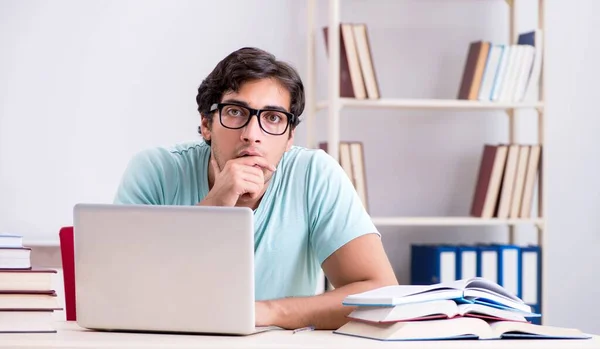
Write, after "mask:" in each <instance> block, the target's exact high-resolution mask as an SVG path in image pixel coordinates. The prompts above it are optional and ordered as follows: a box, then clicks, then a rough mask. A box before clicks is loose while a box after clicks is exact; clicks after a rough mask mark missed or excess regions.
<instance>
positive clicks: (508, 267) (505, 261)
mask: <svg viewBox="0 0 600 349" xmlns="http://www.w3.org/2000/svg"><path fill="white" fill-rule="evenodd" d="M493 246H494V247H495V248H496V249H497V253H498V285H500V286H502V287H504V288H505V289H506V290H507V291H508V292H510V293H512V294H514V295H515V296H517V297H519V298H521V287H520V284H521V262H520V261H521V258H520V257H519V255H520V247H519V246H516V245H506V244H494V245H493Z"/></svg>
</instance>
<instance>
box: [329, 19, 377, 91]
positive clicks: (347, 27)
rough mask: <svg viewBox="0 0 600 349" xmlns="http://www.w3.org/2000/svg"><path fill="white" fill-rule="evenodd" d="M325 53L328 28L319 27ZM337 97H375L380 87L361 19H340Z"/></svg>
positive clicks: (364, 25)
mask: <svg viewBox="0 0 600 349" xmlns="http://www.w3.org/2000/svg"><path fill="white" fill-rule="evenodd" d="M323 34H324V39H325V49H326V53H327V54H328V53H329V28H328V27H324V28H323ZM340 97H346V98H356V99H379V98H380V90H379V83H378V79H377V75H376V73H375V65H374V61H373V53H372V48H371V44H370V41H369V35H368V30H367V25H366V24H365V23H340Z"/></svg>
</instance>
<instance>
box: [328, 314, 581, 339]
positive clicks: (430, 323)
mask: <svg viewBox="0 0 600 349" xmlns="http://www.w3.org/2000/svg"><path fill="white" fill-rule="evenodd" d="M334 333H336V334H345V335H350V336H357V337H363V338H371V339H378V340H384V341H403V340H444V339H465V338H477V339H482V340H486V339H503V338H507V339H508V338H523V337H530V338H535V339H559V338H560V339H586V338H591V336H589V335H587V334H584V333H582V332H581V331H579V330H576V329H569V328H558V327H550V326H541V325H535V324H531V323H526V322H514V321H500V322H494V323H492V324H491V325H490V324H488V322H487V321H485V320H482V319H478V318H469V317H457V318H452V319H442V320H427V321H406V322H393V323H368V322H362V321H350V322H348V323H346V324H344V325H343V326H341V327H340V328H339V329H337V330H335V331H334Z"/></svg>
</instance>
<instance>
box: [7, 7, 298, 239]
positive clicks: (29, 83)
mask: <svg viewBox="0 0 600 349" xmlns="http://www.w3.org/2000/svg"><path fill="white" fill-rule="evenodd" d="M299 4H300V3H298V2H294V1H269V0H267V1H264V0H263V1H252V2H249V1H176V2H171V1H70V0H69V1H52V2H49V1H12V0H9V1H2V2H0V16H1V17H0V52H1V53H0V77H1V78H0V108H1V109H0V168H1V171H0V231H8V232H15V233H21V234H26V235H27V236H30V237H33V238H34V239H36V240H37V239H39V238H40V237H41V238H42V239H43V238H44V237H50V238H52V237H53V236H55V235H56V234H57V232H58V229H59V227H61V226H63V225H69V224H71V221H72V218H71V208H72V206H73V204H74V203H76V202H82V201H88V202H90V201H91V202H111V201H112V198H113V195H114V193H115V189H116V186H117V184H118V181H119V179H120V176H121V174H122V171H123V169H124V167H125V165H126V163H127V161H128V160H129V158H130V157H131V155H132V154H133V153H134V152H136V151H139V150H140V149H143V148H146V147H150V146H154V145H157V144H170V143H173V142H177V141H182V140H192V139H197V138H198V137H199V135H197V133H196V130H197V125H198V124H199V116H198V113H197V111H196V108H197V106H196V102H195V96H196V90H197V88H198V86H199V84H200V82H201V81H202V79H203V78H204V77H205V76H206V75H207V74H208V73H209V72H210V71H211V70H212V68H213V67H214V65H215V64H216V63H217V62H218V60H220V59H222V58H223V57H225V55H227V54H228V53H230V52H231V51H233V50H235V49H238V48H240V47H242V46H259V47H262V48H265V49H267V50H269V51H271V52H273V53H274V54H276V55H278V56H279V57H280V58H282V59H285V60H290V61H292V62H293V63H295V62H298V61H300V62H303V60H302V59H299V58H302V57H303V56H302V55H303V54H304V50H303V48H302V47H298V46H297V45H296V44H295V42H294V40H290V38H294V37H298V36H301V33H299V32H298V29H297V28H298V24H299V23H301V24H302V25H304V23H305V19H304V16H303V13H299V11H298V10H297V7H298V5H299ZM29 241H32V240H31V239H29Z"/></svg>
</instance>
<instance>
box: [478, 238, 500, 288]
mask: <svg viewBox="0 0 600 349" xmlns="http://www.w3.org/2000/svg"><path fill="white" fill-rule="evenodd" d="M477 276H479V277H482V278H485V279H488V280H490V281H492V282H495V283H498V249H497V248H496V247H495V246H493V245H478V246H477Z"/></svg>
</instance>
